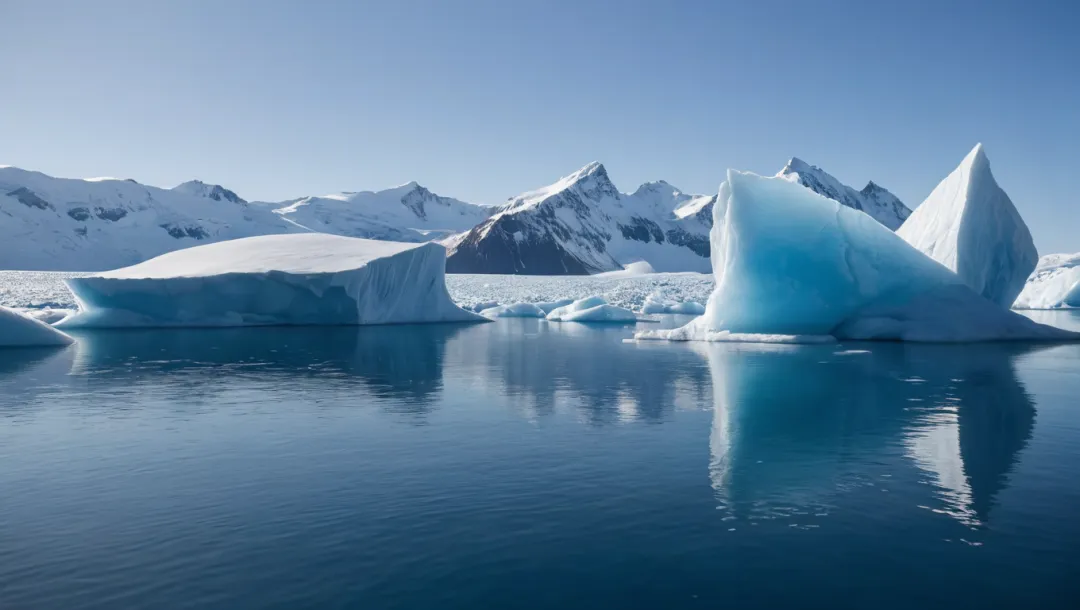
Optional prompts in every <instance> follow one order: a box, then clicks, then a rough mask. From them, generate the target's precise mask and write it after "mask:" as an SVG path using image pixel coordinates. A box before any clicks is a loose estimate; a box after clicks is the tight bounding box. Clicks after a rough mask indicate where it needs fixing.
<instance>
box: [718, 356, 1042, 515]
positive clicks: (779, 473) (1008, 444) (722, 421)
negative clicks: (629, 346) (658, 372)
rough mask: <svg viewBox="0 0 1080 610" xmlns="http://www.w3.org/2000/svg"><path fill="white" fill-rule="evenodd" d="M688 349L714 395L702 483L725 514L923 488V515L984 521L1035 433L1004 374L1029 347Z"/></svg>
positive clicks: (1026, 403) (1028, 407)
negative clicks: (703, 367)
mask: <svg viewBox="0 0 1080 610" xmlns="http://www.w3.org/2000/svg"><path fill="white" fill-rule="evenodd" d="M699 349H700V350H701V351H703V352H704V353H705V354H706V356H707V357H708V360H709V371H710V375H711V377H712V380H713V386H714V387H713V394H714V404H713V423H712V430H711V433H710V436H709V444H710V456H711V457H710V462H709V476H710V480H711V482H712V486H713V488H714V490H715V493H716V496H717V500H718V502H719V503H720V504H721V506H722V507H723V508H725V509H727V510H729V511H730V512H731V513H732V515H734V516H737V517H746V518H750V519H757V518H776V517H780V516H790V515H818V516H822V515H824V514H827V513H828V512H829V511H830V510H832V509H834V508H836V507H840V506H847V505H851V504H852V503H851V502H848V501H846V500H842V498H843V497H844V496H845V495H847V494H858V493H869V491H870V490H878V491H879V492H881V491H888V490H889V488H890V487H897V486H903V487H905V488H907V487H910V488H911V489H912V490H913V491H917V490H918V488H917V487H915V486H916V485H918V484H919V483H920V482H928V483H930V484H931V486H932V487H931V488H932V489H933V495H934V496H935V497H936V502H935V501H934V500H933V499H928V501H927V503H928V504H937V505H938V506H939V507H937V508H934V510H936V511H937V512H942V513H946V514H949V515H952V516H953V517H955V518H957V519H958V520H960V521H961V522H964V523H966V524H973V525H974V524H978V523H984V522H986V520H987V519H988V518H989V514H990V511H991V508H992V507H993V505H994V503H995V498H996V497H997V496H998V495H999V494H1000V492H1001V491H1002V489H1004V488H1005V486H1006V485H1007V478H1008V474H1009V472H1010V470H1011V469H1012V468H1013V465H1014V464H1015V463H1016V461H1017V458H1018V455H1019V453H1020V451H1021V450H1022V449H1023V448H1024V446H1025V445H1026V444H1027V442H1028V440H1029V439H1030V437H1031V434H1032V430H1033V428H1034V420H1035V405H1034V402H1033V399H1032V398H1031V396H1030V395H1029V394H1028V393H1027V392H1026V391H1025V389H1024V387H1023V385H1022V384H1021V382H1020V381H1019V380H1018V379H1017V376H1016V372H1015V370H1014V366H1013V362H1014V360H1015V359H1016V358H1017V357H1018V356H1019V355H1021V354H1024V353H1027V352H1029V351H1031V349H1032V348H1030V347H1023V346H1014V345H1004V344H998V345H984V346H980V349H979V350H972V349H970V348H965V347H963V346H933V345H874V346H872V347H871V348H868V349H865V350H863V349H859V350H844V349H839V348H836V347H826V346H789V347H784V346H756V347H750V346H730V345H722V344H721V345H703V346H701V347H700V348H699ZM911 465H914V466H915V467H916V468H915V470H912V469H911ZM919 473H922V474H919ZM927 475H929V477H927ZM865 497H867V498H871V499H872V497H871V496H865ZM874 501H880V500H874Z"/></svg>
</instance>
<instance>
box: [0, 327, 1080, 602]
mask: <svg viewBox="0 0 1080 610" xmlns="http://www.w3.org/2000/svg"><path fill="white" fill-rule="evenodd" d="M631 333H632V329H630V328H628V327H623V326H615V327H595V326H594V327H589V326H584V325H577V324H562V325H558V324H547V323H543V322H539V321H536V320H501V321H499V322H497V323H495V324H485V325H476V326H463V327H462V326H457V327H449V326H411V327H410V326H401V327H368V328H359V329H355V328H324V329H302V328H291V329H290V328H278V329H270V328H266V329H248V330H198V331H190V330H173V331H132V332H111V333H96V334H80V335H79V338H80V340H81V341H80V343H79V345H77V346H74V347H72V348H69V349H66V350H63V351H59V352H57V351H37V350H29V351H18V352H13V351H9V352H4V353H3V354H2V356H0V405H2V407H0V463H2V464H3V466H2V467H0V490H2V496H0V608H5V609H6V608H18V609H23V608H50V609H51V608H64V609H69V608H110V609H111V608H161V609H164V608H229V609H236V608H365V609H372V608H439V609H449V608H598V607H612V608H717V607H725V608H780V607H819V608H912V607H918V608H938V607H952V608H955V607H962V608H967V607H980V608H988V607H1001V608H1017V607H1042V608H1076V607H1080V579H1078V576H1080V560H1078V558H1077V557H1078V552H1080V442H1078V439H1080V411H1078V409H1080V400H1078V398H1077V397H1078V396H1080V346H1078V345H1065V346H1053V347H1045V346H1043V347H1036V346H1023V345H1011V346H1010V345H978V346H913V345H900V344H873V345H871V344H854V343H853V344H841V345H833V346H768V345H749V344H743V345H737V344H728V345H722V344H720V345H708V346H706V345H701V344H697V345H692V344H666V343H637V344H635V343H630V342H626V341H624V339H626V338H628V337H630V336H631Z"/></svg>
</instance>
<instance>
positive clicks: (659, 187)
mask: <svg viewBox="0 0 1080 610" xmlns="http://www.w3.org/2000/svg"><path fill="white" fill-rule="evenodd" d="M681 192H682V191H681V190H679V189H678V188H677V187H675V186H674V185H672V184H671V183H670V182H668V181H666V180H655V181H652V182H646V183H644V184H642V185H641V186H639V187H638V188H637V190H636V191H634V195H635V196H637V195H645V194H649V193H664V194H667V195H669V196H672V195H677V194H679V193H681Z"/></svg>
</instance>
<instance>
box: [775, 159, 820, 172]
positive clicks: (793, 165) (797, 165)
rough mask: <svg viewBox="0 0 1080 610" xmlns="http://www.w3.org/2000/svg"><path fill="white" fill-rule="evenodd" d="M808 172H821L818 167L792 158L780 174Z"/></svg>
mask: <svg viewBox="0 0 1080 610" xmlns="http://www.w3.org/2000/svg"><path fill="white" fill-rule="evenodd" d="M808 170H819V168H818V167H817V166H816V165H810V164H809V163H807V162H806V161H803V160H802V159H800V158H798V157H792V158H791V159H788V162H787V165H785V166H784V169H782V170H780V173H788V172H795V173H798V172H805V171H808Z"/></svg>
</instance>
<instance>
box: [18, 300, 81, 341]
mask: <svg viewBox="0 0 1080 610" xmlns="http://www.w3.org/2000/svg"><path fill="white" fill-rule="evenodd" d="M73 341H74V340H73V339H72V338H71V337H69V336H67V335H65V334H64V333H62V332H60V331H58V330H56V329H55V328H53V327H51V326H49V325H48V324H45V323H44V322H39V321H37V320H35V319H33V318H31V317H28V316H24V315H22V314H20V313H17V312H15V311H12V310H10V309H8V308H7V307H2V306H0V348H4V347H51V346H60V345H69V344H71V343H72V342H73Z"/></svg>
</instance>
